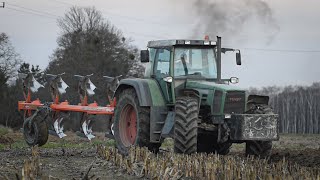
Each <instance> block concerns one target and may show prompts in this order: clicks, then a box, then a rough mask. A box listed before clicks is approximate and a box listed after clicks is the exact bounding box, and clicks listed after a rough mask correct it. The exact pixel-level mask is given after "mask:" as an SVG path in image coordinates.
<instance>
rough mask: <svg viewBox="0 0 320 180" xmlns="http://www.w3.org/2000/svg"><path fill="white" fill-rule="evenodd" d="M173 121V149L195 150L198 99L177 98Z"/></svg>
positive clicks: (186, 152)
mask: <svg viewBox="0 0 320 180" xmlns="http://www.w3.org/2000/svg"><path fill="white" fill-rule="evenodd" d="M175 111H176V116H175V123H174V151H175V152H176V153H183V154H191V153H196V152H197V135H198V101H197V99H195V98H192V97H181V98H177V100H176V106H175Z"/></svg>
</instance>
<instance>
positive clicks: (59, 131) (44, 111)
mask: <svg viewBox="0 0 320 180" xmlns="http://www.w3.org/2000/svg"><path fill="white" fill-rule="evenodd" d="M62 75H63V74H58V75H52V74H47V77H48V78H49V82H50V83H49V86H50V94H51V97H52V102H47V103H41V101H40V100H39V99H36V100H32V93H35V92H37V91H38V89H39V88H41V87H43V86H42V85H41V84H40V83H39V82H37V81H36V79H35V78H34V76H33V74H31V73H30V74H19V77H20V78H21V79H22V80H23V89H24V91H23V93H24V97H25V101H19V102H18V110H19V111H24V121H25V122H24V127H23V129H24V135H25V139H26V141H27V143H28V144H29V145H37V144H38V145H43V144H45V142H39V141H44V140H41V138H40V137H43V136H48V130H47V129H46V130H41V128H39V127H40V125H39V122H38V121H39V120H38V119H39V117H40V119H43V121H45V122H46V124H47V126H48V125H50V124H51V125H52V126H51V127H53V129H54V131H55V133H56V135H57V136H58V137H60V138H63V137H65V136H66V134H64V132H63V126H62V121H63V120H64V119H65V118H66V117H68V116H69V113H70V112H79V113H81V120H80V124H81V128H80V131H81V132H82V133H83V134H84V135H85V136H86V137H87V138H88V139H89V140H91V139H92V138H94V137H95V136H94V135H93V134H92V125H91V124H92V121H93V119H94V117H95V115H111V117H112V116H113V113H114V108H115V106H116V100H115V99H111V96H110V95H109V94H107V97H108V100H109V102H110V104H109V105H106V106H99V105H98V104H97V103H96V102H93V103H88V98H89V97H91V96H93V95H94V94H95V93H94V90H95V88H96V86H95V85H94V84H93V83H92V82H91V80H90V76H91V75H87V76H80V75H75V77H77V78H78V81H79V84H78V93H79V96H80V103H79V104H78V105H70V104H69V102H68V101H63V102H60V97H61V95H63V94H65V93H66V89H67V88H68V85H67V84H66V83H65V82H64V81H63V79H62V78H61V76H62ZM106 78H111V77H106ZM118 78H119V77H116V79H117V82H119V81H118ZM107 80H108V79H107ZM112 80H114V78H113V79H112ZM108 82H109V81H108ZM109 83H110V82H109ZM116 85H117V84H116ZM109 88H110V87H109ZM108 91H110V89H108ZM111 91H113V89H111ZM49 116H51V118H52V121H48V119H49V118H48V117H49ZM111 119H112V118H110V119H108V120H107V121H108V122H107V124H108V127H109V129H110V125H111V123H112V122H111ZM42 129H45V128H42ZM30 137H34V139H32V138H30ZM39 139H40V140H39ZM45 141H46V140H45Z"/></svg>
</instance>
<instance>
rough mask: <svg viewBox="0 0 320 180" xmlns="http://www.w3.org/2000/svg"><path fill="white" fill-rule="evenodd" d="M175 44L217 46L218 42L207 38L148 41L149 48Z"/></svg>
mask: <svg viewBox="0 0 320 180" xmlns="http://www.w3.org/2000/svg"><path fill="white" fill-rule="evenodd" d="M175 45H192V46H215V45H216V42H215V41H205V40H185V39H174V40H157V41H149V42H148V48H157V47H170V46H175Z"/></svg>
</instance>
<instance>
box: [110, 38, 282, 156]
mask: <svg viewBox="0 0 320 180" xmlns="http://www.w3.org/2000/svg"><path fill="white" fill-rule="evenodd" d="M227 51H236V63H237V65H241V55H240V51H239V50H236V49H230V48H222V47H221V38H220V37H217V41H210V40H209V39H208V38H206V39H205V40H159V41H150V42H149V43H148V50H142V51H141V62H142V63H146V70H145V76H144V78H142V79H123V80H121V81H120V82H119V85H118V87H117V89H116V91H115V94H114V96H115V98H116V100H117V105H116V109H115V114H114V119H113V120H114V121H113V123H114V124H113V131H114V132H113V134H114V138H115V140H116V144H117V148H118V150H119V151H120V152H121V153H123V154H127V153H128V148H129V147H130V146H132V145H136V146H145V147H148V149H149V150H151V151H153V152H157V151H158V150H159V147H160V146H161V143H162V142H163V140H164V139H165V138H172V139H173V142H174V151H175V152H177V153H185V154H191V153H196V152H198V153H199V152H206V153H218V154H223V155H224V154H227V153H228V152H229V150H230V147H231V145H232V143H246V154H247V155H254V156H259V157H262V158H264V157H268V156H269V155H270V154H271V149H272V141H275V140H278V139H279V134H278V115H276V114H274V113H273V112H272V109H271V108H270V107H269V106H268V101H269V97H267V96H258V95H248V94H247V93H246V92H245V91H244V90H241V89H239V88H238V87H234V86H231V85H229V84H230V83H237V82H238V78H230V79H222V78H221V54H222V53H225V52H227Z"/></svg>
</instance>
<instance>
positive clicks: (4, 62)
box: [0, 33, 21, 80]
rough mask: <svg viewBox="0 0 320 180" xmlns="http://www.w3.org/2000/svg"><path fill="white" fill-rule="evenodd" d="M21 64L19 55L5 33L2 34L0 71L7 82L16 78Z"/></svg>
mask: <svg viewBox="0 0 320 180" xmlns="http://www.w3.org/2000/svg"><path fill="white" fill-rule="evenodd" d="M20 63H21V60H20V58H19V55H18V53H16V51H15V49H14V47H13V46H12V44H11V42H10V40H9V37H8V36H7V35H6V34H5V33H1V34H0V71H1V73H2V75H3V77H4V78H5V79H6V80H12V79H13V78H14V77H16V74H17V69H18V67H19V65H20Z"/></svg>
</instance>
